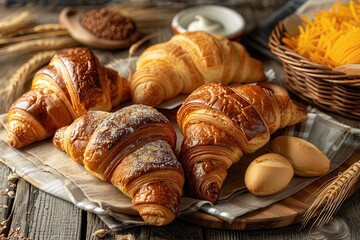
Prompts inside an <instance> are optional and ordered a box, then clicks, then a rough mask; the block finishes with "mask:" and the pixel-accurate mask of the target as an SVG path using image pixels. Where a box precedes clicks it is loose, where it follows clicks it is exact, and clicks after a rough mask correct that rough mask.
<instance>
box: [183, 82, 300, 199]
mask: <svg viewBox="0 0 360 240" xmlns="http://www.w3.org/2000/svg"><path fill="white" fill-rule="evenodd" d="M306 117H307V113H306V111H305V109H304V108H303V107H301V106H299V105H297V104H295V103H294V102H293V101H292V100H291V99H290V98H289V97H288V96H280V95H275V94H274V93H273V92H272V91H270V90H268V89H265V88H262V87H260V86H256V85H243V86H237V87H232V88H230V87H227V86H224V85H222V84H220V83H209V84H205V85H203V86H201V87H199V88H198V89H197V90H195V91H194V92H193V93H192V94H191V95H189V96H188V98H187V99H186V100H185V102H184V103H183V105H182V106H181V107H180V109H179V110H178V113H177V122H178V125H179V128H180V130H181V132H182V133H183V135H184V139H183V143H182V146H181V151H180V159H179V160H180V162H181V164H182V165H183V168H184V172H185V178H186V185H187V187H188V188H189V191H190V193H192V194H193V195H194V196H196V197H197V198H200V199H205V200H209V201H211V202H213V203H214V202H216V201H217V199H218V196H219V192H220V188H221V186H222V184H223V181H224V180H225V178H226V175H227V169H228V168H229V167H230V166H231V165H232V164H234V163H236V162H237V161H238V160H239V159H240V158H241V157H242V156H243V155H244V154H248V153H252V152H255V151H256V150H257V149H259V148H261V147H262V146H264V145H265V144H266V143H267V142H268V141H269V140H270V134H272V133H274V132H275V131H276V130H277V129H279V128H283V127H286V126H290V125H294V124H296V123H299V122H302V121H304V120H306Z"/></svg>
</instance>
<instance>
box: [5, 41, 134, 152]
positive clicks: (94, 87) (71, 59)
mask: <svg viewBox="0 0 360 240" xmlns="http://www.w3.org/2000/svg"><path fill="white" fill-rule="evenodd" d="M129 97H130V84H129V82H128V81H127V80H126V79H124V78H122V77H120V76H119V75H118V73H117V72H116V71H115V70H112V69H110V68H107V67H105V66H102V65H101V64H100V62H99V60H98V59H97V57H96V56H95V55H94V53H93V52H92V51H91V50H90V49H88V48H72V49H67V50H63V51H61V52H59V53H57V54H56V55H54V56H53V57H52V59H51V61H50V63H49V64H48V65H47V66H45V67H43V68H42V69H40V70H39V71H38V72H37V73H35V75H34V78H33V82H32V86H31V90H29V91H28V92H26V93H24V94H23V95H22V96H21V97H20V98H19V99H17V100H16V101H15V102H14V103H13V104H12V105H11V107H10V109H9V111H8V142H9V143H10V144H11V145H12V146H13V147H15V148H21V147H24V146H26V145H29V144H31V143H33V142H36V141H40V140H43V139H46V138H49V137H52V136H53V134H54V133H55V131H56V130H57V129H58V128H60V127H63V126H66V125H68V124H70V123H71V122H72V121H73V120H74V119H75V118H76V117H79V116H81V115H83V114H85V113H86V112H87V111H88V110H104V111H109V110H111V109H112V108H113V107H115V106H117V105H118V104H119V103H120V102H122V101H124V100H126V99H128V98H129Z"/></svg>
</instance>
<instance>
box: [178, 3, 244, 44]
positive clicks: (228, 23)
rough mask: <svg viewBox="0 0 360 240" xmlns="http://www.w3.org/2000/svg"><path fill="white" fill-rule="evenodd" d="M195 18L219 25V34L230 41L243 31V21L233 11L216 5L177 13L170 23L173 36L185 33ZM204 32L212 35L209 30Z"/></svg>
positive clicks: (192, 8) (197, 7) (238, 36)
mask: <svg viewBox="0 0 360 240" xmlns="http://www.w3.org/2000/svg"><path fill="white" fill-rule="evenodd" d="M196 16H202V17H204V18H206V19H209V20H210V21H213V22H216V23H220V24H221V25H222V26H223V29H222V31H221V33H220V34H223V35H224V36H226V37H227V38H229V39H232V40H234V39H238V38H240V36H241V34H242V33H243V32H244V30H245V20H244V18H243V17H242V16H241V15H240V14H239V13H238V12H236V11H235V10H233V9H230V8H227V7H223V6H218V5H204V6H196V7H191V8H187V9H184V10H182V11H180V12H179V13H177V14H176V15H175V16H174V18H173V19H172V22H171V27H172V29H173V32H174V33H175V34H178V33H184V32H187V31H188V27H189V25H190V24H191V23H194V21H196ZM204 30H205V31H208V32H210V33H213V32H211V28H208V29H204Z"/></svg>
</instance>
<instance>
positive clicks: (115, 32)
mask: <svg viewBox="0 0 360 240" xmlns="http://www.w3.org/2000/svg"><path fill="white" fill-rule="evenodd" d="M80 24H81V25H82V26H83V27H84V28H85V29H86V30H88V31H89V32H91V33H92V34H94V35H95V36H96V37H98V38H103V39H109V40H124V39H127V38H128V37H129V36H130V35H131V34H132V33H134V32H135V30H136V26H135V23H134V22H133V21H132V20H131V19H130V18H129V17H126V16H124V15H123V14H121V13H120V12H117V11H113V10H110V9H104V8H102V9H92V10H88V11H86V12H84V13H83V14H82V16H81V18H80Z"/></svg>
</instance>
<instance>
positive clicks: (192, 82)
mask: <svg viewBox="0 0 360 240" xmlns="http://www.w3.org/2000/svg"><path fill="white" fill-rule="evenodd" d="M264 79H265V74H264V67H263V65H262V63H261V62H260V61H258V60H257V59H255V58H252V57H251V56H250V55H249V53H248V52H247V51H246V49H245V48H244V46H243V45H241V44H240V43H238V42H234V41H230V40H228V39H227V38H225V37H224V36H220V35H218V36H215V35H211V34H209V33H206V32H201V31H199V32H188V33H183V34H177V35H175V36H173V37H172V38H171V39H170V40H169V41H168V42H164V43H160V44H156V45H154V46H151V47H149V48H148V49H146V50H145V51H144V52H143V53H142V54H141V55H140V57H139V58H138V60H137V62H136V71H135V73H134V75H133V76H132V78H131V83H130V84H131V94H132V100H133V102H134V103H140V104H146V105H150V106H157V105H159V104H160V103H161V102H163V101H164V100H168V99H171V98H174V97H176V96H177V95H179V94H190V93H191V92H192V91H194V90H195V89H196V88H198V87H199V86H201V85H202V84H204V83H207V82H219V81H220V82H221V83H223V84H225V85H228V84H229V83H246V82H257V81H262V80H264Z"/></svg>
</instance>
